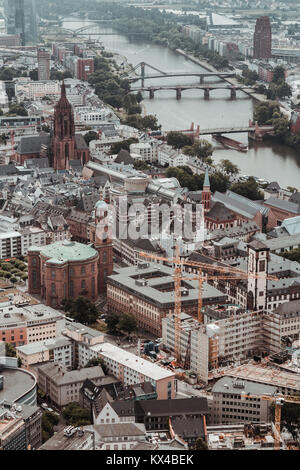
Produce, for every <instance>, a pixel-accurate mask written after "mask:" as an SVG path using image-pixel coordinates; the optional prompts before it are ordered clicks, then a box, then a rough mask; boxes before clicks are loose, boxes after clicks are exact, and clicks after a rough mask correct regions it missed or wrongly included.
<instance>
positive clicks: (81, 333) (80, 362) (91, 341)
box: [62, 322, 104, 368]
mask: <svg viewBox="0 0 300 470" xmlns="http://www.w3.org/2000/svg"><path fill="white" fill-rule="evenodd" d="M62 333H63V335H64V336H66V337H67V338H69V339H70V340H71V341H72V344H73V366H74V367H79V368H82V367H85V366H86V364H87V363H88V362H89V360H90V359H93V358H95V357H98V353H97V352H96V351H93V350H92V349H91V348H92V346H95V345H97V344H100V343H103V342H104V335H103V334H102V333H100V332H99V331H97V330H94V329H92V328H89V327H88V326H86V325H82V324H81V323H77V322H72V323H70V322H67V323H66V325H65V328H64V329H63V331H62Z"/></svg>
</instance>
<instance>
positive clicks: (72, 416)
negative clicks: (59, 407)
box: [62, 402, 91, 427]
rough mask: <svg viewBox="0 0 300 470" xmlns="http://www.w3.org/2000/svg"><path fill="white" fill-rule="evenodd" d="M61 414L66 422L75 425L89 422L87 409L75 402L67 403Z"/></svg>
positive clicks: (83, 424)
mask: <svg viewBox="0 0 300 470" xmlns="http://www.w3.org/2000/svg"><path fill="white" fill-rule="evenodd" d="M62 414H63V417H64V418H65V420H66V422H67V424H71V425H73V426H76V427H77V426H85V425H88V424H91V417H90V412H89V410H87V409H84V408H81V407H80V406H79V405H78V403H76V402H72V403H69V404H68V405H67V406H66V407H65V408H64V409H63V412H62Z"/></svg>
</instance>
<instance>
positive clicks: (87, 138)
mask: <svg viewBox="0 0 300 470" xmlns="http://www.w3.org/2000/svg"><path fill="white" fill-rule="evenodd" d="M84 140H85V142H86V145H89V144H90V142H91V141H92V140H98V134H97V132H95V131H89V132H88V133H87V134H85V135H84Z"/></svg>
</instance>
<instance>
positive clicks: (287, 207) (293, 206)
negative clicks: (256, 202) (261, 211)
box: [265, 197, 300, 214]
mask: <svg viewBox="0 0 300 470" xmlns="http://www.w3.org/2000/svg"><path fill="white" fill-rule="evenodd" d="M265 205H266V206H271V207H276V208H277V209H281V210H284V211H287V212H292V213H293V214H300V204H299V203H298V202H297V203H295V202H291V201H286V200H284V199H278V198H277V197H270V198H269V199H268V200H267V201H266V202H265Z"/></svg>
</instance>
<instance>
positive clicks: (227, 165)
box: [220, 159, 240, 176]
mask: <svg viewBox="0 0 300 470" xmlns="http://www.w3.org/2000/svg"><path fill="white" fill-rule="evenodd" d="M220 167H221V169H222V170H223V171H224V173H226V175H231V176H235V175H238V174H239V172H240V170H239V167H238V166H237V165H235V164H234V163H232V162H231V161H230V160H226V159H223V160H221V163H220Z"/></svg>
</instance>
